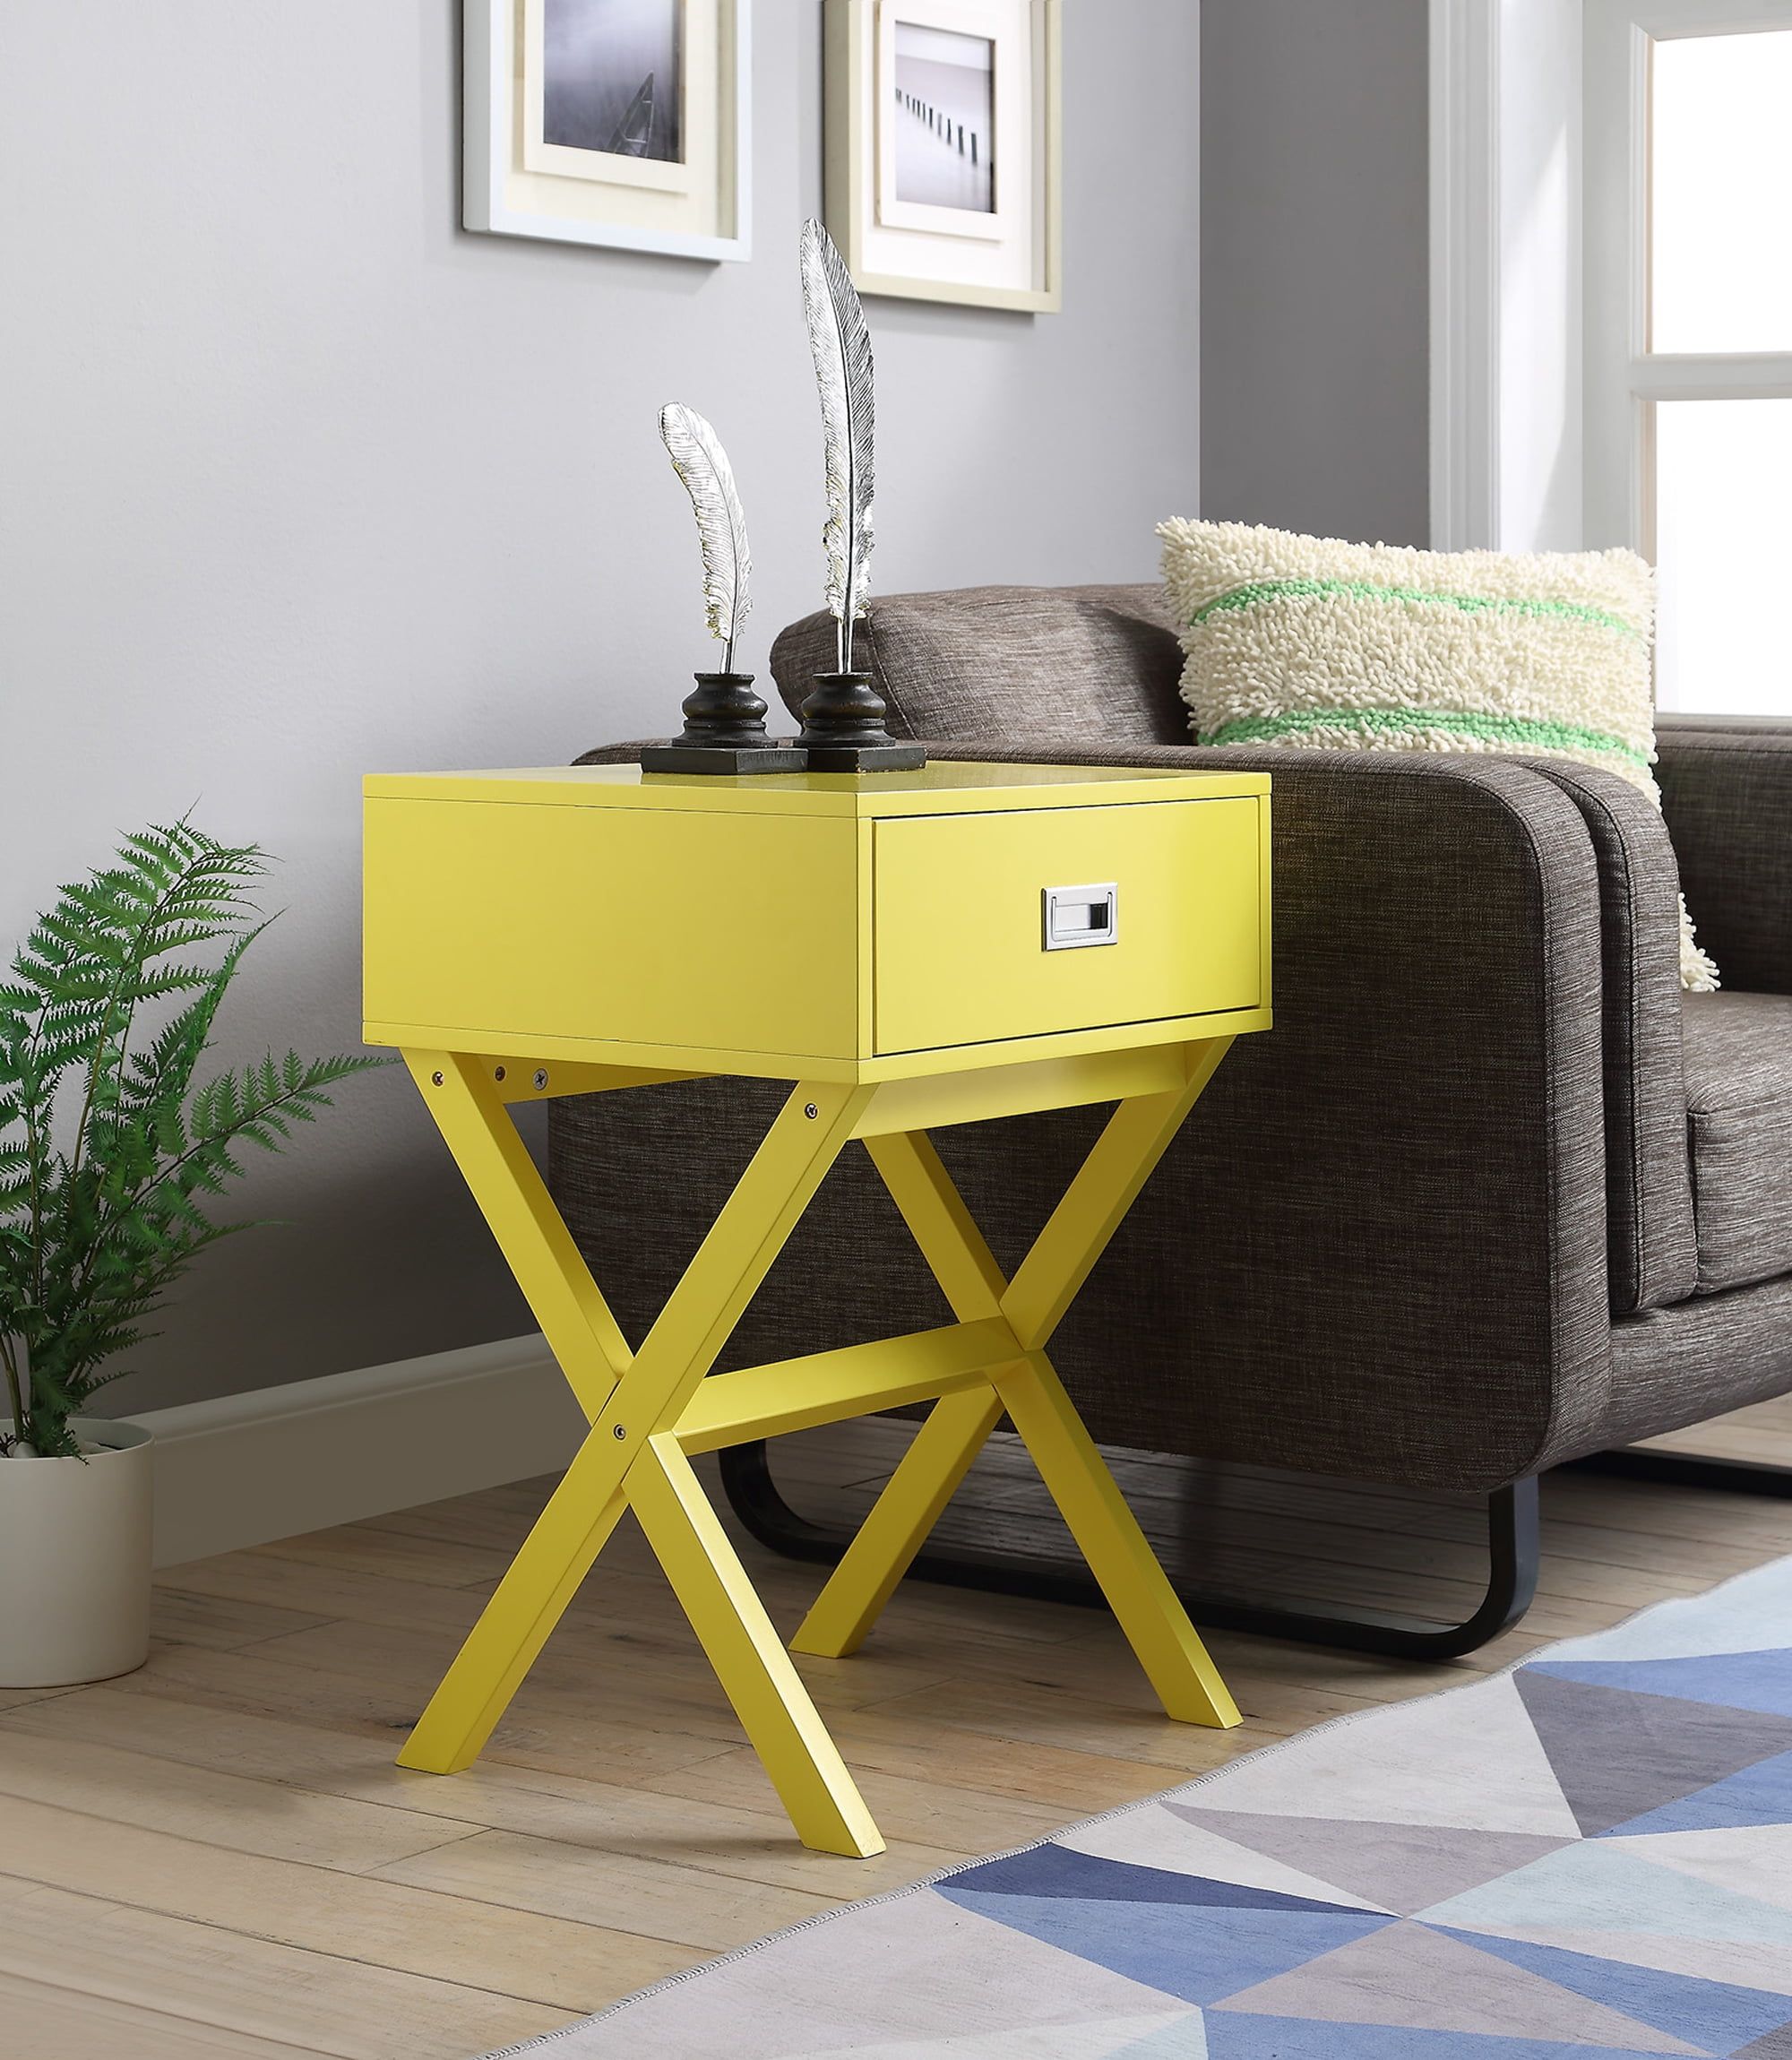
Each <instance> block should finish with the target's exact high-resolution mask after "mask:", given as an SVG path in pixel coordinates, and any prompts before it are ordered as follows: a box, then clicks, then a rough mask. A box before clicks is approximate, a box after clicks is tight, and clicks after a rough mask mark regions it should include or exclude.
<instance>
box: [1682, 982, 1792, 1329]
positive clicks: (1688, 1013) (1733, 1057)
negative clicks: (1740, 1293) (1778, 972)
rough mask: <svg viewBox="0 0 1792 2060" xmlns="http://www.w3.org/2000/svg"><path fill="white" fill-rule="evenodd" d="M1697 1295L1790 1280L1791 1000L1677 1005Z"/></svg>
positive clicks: (1737, 998) (1722, 999) (1703, 1000)
mask: <svg viewBox="0 0 1792 2060" xmlns="http://www.w3.org/2000/svg"><path fill="white" fill-rule="evenodd" d="M1682 1005H1683V1007H1684V1062H1685V1067H1686V1125H1687V1144H1688V1148H1689V1150H1690V1151H1691V1154H1692V1162H1693V1215H1694V1219H1695V1220H1696V1223H1697V1228H1698V1240H1699V1292H1700V1293H1701V1294H1702V1295H1709V1294H1711V1293H1714V1292H1715V1291H1716V1290H1717V1289H1720V1288H1743V1287H1746V1286H1748V1285H1749V1283H1750V1282H1752V1281H1755V1280H1772V1279H1773V1278H1774V1277H1775V1276H1776V1275H1777V1274H1780V1273H1792V995H1746V994H1718V995H1687V996H1684V1000H1683V1004H1682Z"/></svg>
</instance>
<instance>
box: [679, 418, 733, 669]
mask: <svg viewBox="0 0 1792 2060" xmlns="http://www.w3.org/2000/svg"><path fill="white" fill-rule="evenodd" d="M659 435H660V438H661V440H662V441H663V442H664V444H665V445H666V449H667V452H668V455H669V456H670V458H671V460H672V470H674V471H675V472H676V473H677V475H678V477H679V478H680V479H682V480H683V481H684V483H685V492H686V493H687V494H689V495H690V496H691V505H692V507H694V509H695V510H696V512H697V541H698V542H699V543H700V544H701V545H702V551H703V604H704V608H705V611H706V613H707V615H708V617H709V625H710V634H711V636H713V637H717V638H719V640H720V641H721V642H722V643H723V644H725V645H726V646H727V650H726V652H725V654H724V656H723V659H722V670H723V671H724V672H732V671H733V670H734V641H735V638H736V636H737V634H739V630H740V625H742V623H744V622H745V620H746V618H747V616H749V615H750V614H751V613H752V610H753V553H752V550H751V549H750V548H749V547H748V545H747V540H746V511H745V508H743V507H742V506H741V504H740V495H739V493H738V491H737V489H736V487H735V483H734V468H733V466H732V465H730V464H729V463H728V453H727V452H726V451H724V450H723V449H722V444H721V438H720V437H719V436H718V435H716V433H715V431H714V430H713V429H712V428H711V427H710V425H709V424H708V423H707V422H706V421H705V420H704V419H703V418H702V416H701V415H699V414H698V412H697V411H696V409H694V408H686V407H685V406H684V405H683V404H682V403H681V402H678V401H673V402H672V403H671V404H670V406H668V407H665V408H662V409H660V410H659Z"/></svg>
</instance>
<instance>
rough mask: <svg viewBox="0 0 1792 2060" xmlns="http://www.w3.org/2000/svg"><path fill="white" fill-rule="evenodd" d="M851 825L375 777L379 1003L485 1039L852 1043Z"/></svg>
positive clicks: (370, 821)
mask: <svg viewBox="0 0 1792 2060" xmlns="http://www.w3.org/2000/svg"><path fill="white" fill-rule="evenodd" d="M856 838H857V830H856V826H855V824H854V823H852V821H851V820H850V819H848V818H835V819H828V818H814V817H811V818H802V817H792V816H779V815H696V814H689V813H680V814H676V815H674V814H671V813H669V812H665V813H662V812H657V811H655V810H652V809H627V810H611V809H583V808H557V807H536V806H525V805H515V806H489V805H482V804H479V803H478V802H454V801H413V800H397V799H386V798H381V797H372V798H370V799H369V800H368V802H367V805H366V902H365V923H366V930H365V947H366V1014H367V1017H368V1018H369V1019H370V1021H374V1022H388V1023H414V1024H423V1023H427V1024H435V1025H439V1026H441V1027H442V1028H443V1030H449V1029H451V1028H452V1029H453V1030H461V1031H476V1032H478V1033H479V1035H480V1039H481V1048H483V1049H486V1050H492V1049H503V1048H505V1047H508V1048H510V1049H512V1050H515V1051H519V1052H528V1051H530V1050H531V1049H535V1050H544V1051H545V1050H547V1048H549V1043H548V1040H553V1041H555V1042H562V1040H574V1039H576V1040H579V1041H581V1042H584V1041H586V1040H589V1041H590V1043H603V1044H609V1045H612V1046H618V1047H628V1046H633V1047H638V1048H641V1049H665V1050H675V1049H680V1048H682V1049H694V1048H695V1049H702V1048H724V1049H727V1048H732V1049H737V1050H745V1051H757V1052H766V1053H774V1054H781V1053H804V1054H813V1055H815V1056H824V1057H829V1058H838V1059H843V1060H851V1059H852V1058H854V1057H855V1056H857V1047H858V1021H857V1013H858V1008H857V1004H858V979H859V974H858V938H859V916H858V908H857V890H856V884H855V875H856V871H857V868H856V866H855V843H856ZM536 1039H541V1040H542V1041H541V1042H536V1041H535V1040H536ZM440 1041H448V1040H447V1039H442V1040H440ZM562 1048H563V1049H564V1042H562Z"/></svg>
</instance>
